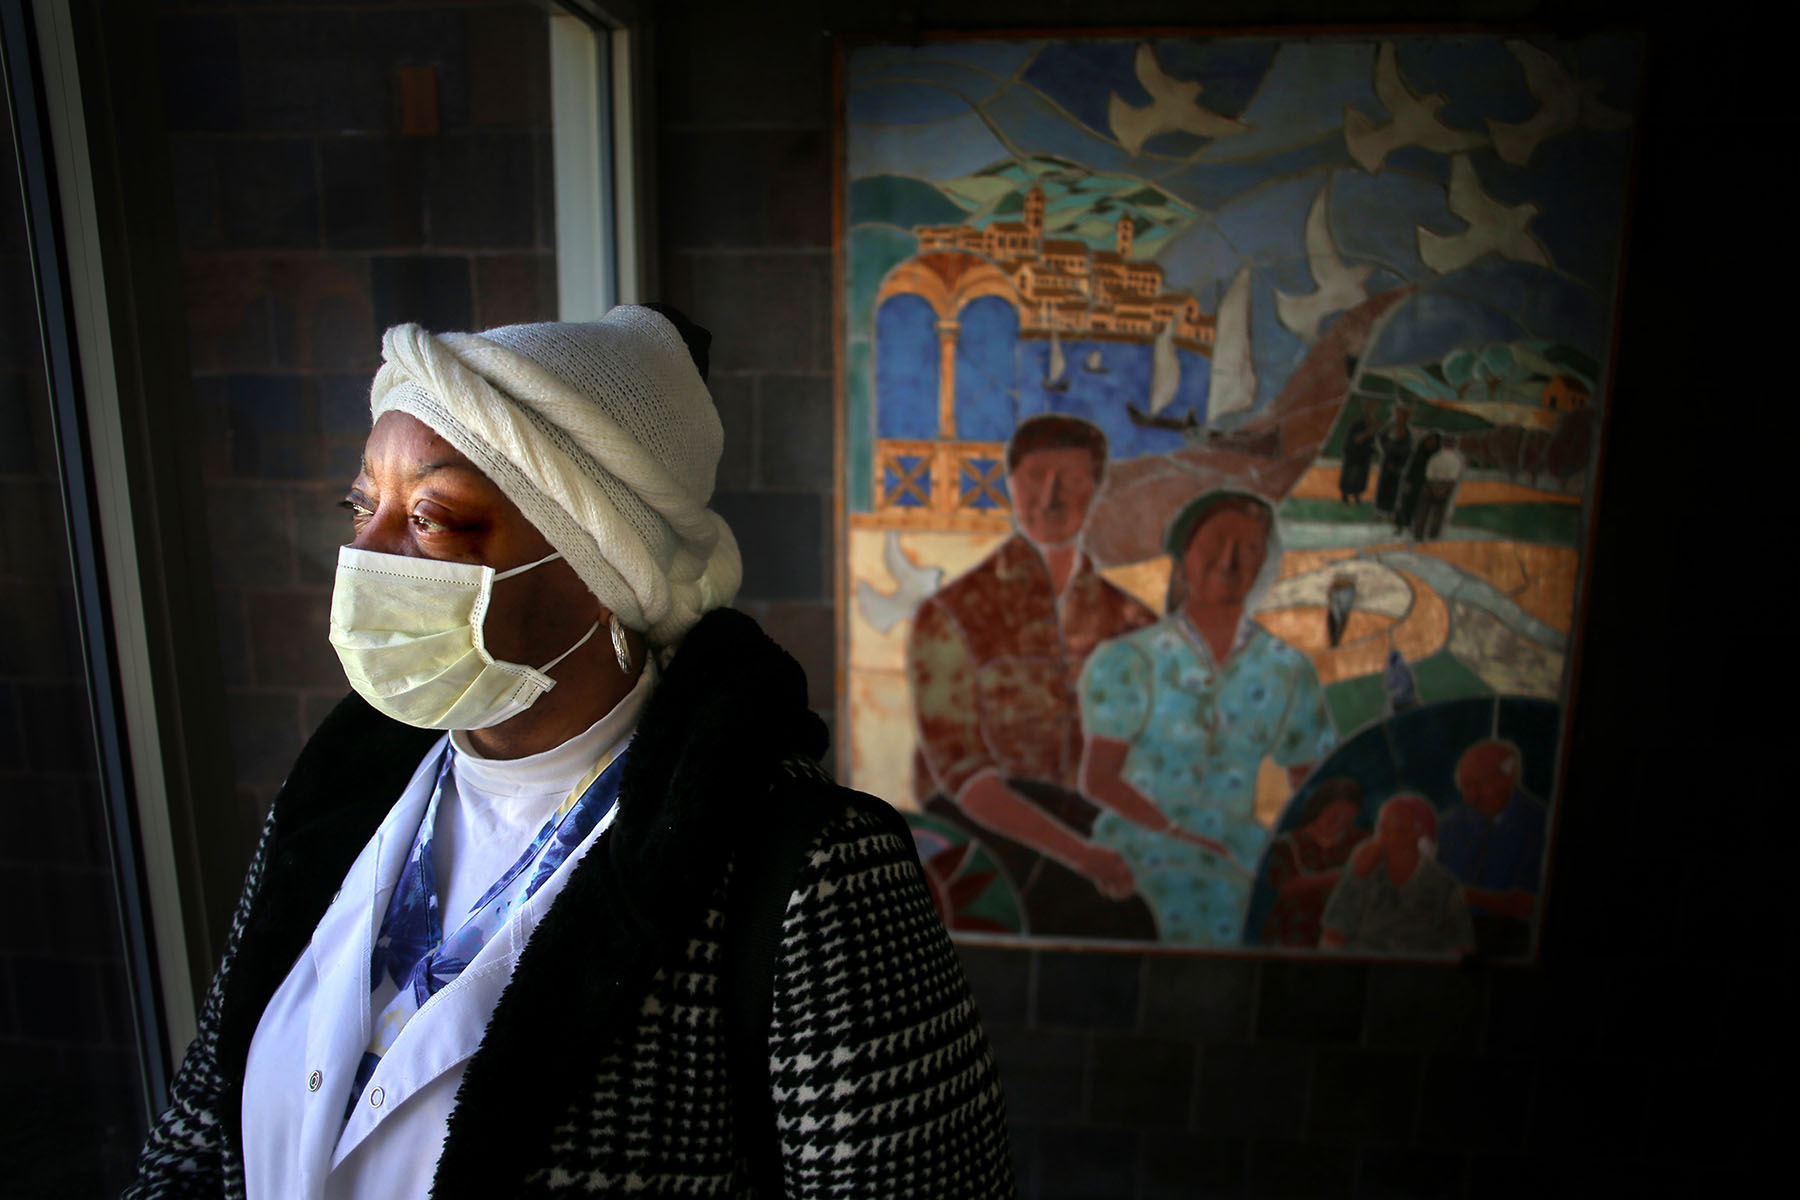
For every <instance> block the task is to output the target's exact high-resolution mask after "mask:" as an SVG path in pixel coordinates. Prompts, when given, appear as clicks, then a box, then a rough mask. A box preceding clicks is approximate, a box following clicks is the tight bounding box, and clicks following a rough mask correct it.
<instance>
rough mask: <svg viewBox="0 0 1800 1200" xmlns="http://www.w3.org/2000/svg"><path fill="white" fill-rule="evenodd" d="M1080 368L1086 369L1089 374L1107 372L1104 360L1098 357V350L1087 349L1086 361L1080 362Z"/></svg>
mask: <svg viewBox="0 0 1800 1200" xmlns="http://www.w3.org/2000/svg"><path fill="white" fill-rule="evenodd" d="M1082 370H1084V371H1086V372H1087V373H1088V374H1089V375H1104V374H1106V373H1107V370H1106V362H1105V360H1103V359H1102V358H1101V357H1100V352H1099V351H1098V350H1089V351H1088V356H1087V361H1086V362H1085V363H1083V364H1082Z"/></svg>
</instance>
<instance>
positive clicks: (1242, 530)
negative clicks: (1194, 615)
mask: <svg viewBox="0 0 1800 1200" xmlns="http://www.w3.org/2000/svg"><path fill="white" fill-rule="evenodd" d="M1268 551H1269V531H1268V530H1267V529H1265V528H1263V523H1262V521H1261V520H1259V519H1258V518H1257V517H1255V516H1253V515H1251V514H1250V513H1248V512H1246V511H1244V510H1243V509H1240V508H1225V509H1220V510H1218V511H1215V512H1213V513H1212V514H1211V515H1209V516H1207V517H1205V518H1204V519H1203V520H1202V521H1201V524H1200V528H1199V529H1197V530H1195V531H1194V537H1193V540H1192V541H1190V542H1188V548H1187V553H1186V554H1184V555H1183V556H1182V559H1181V572H1182V577H1183V578H1184V579H1185V580H1186V581H1187V594H1188V602H1189V603H1194V602H1199V603H1201V604H1242V603H1243V602H1244V600H1245V598H1246V597H1248V596H1249V595H1250V588H1251V586H1252V585H1253V584H1255V582H1256V576H1257V574H1258V572H1260V571H1261V570H1262V566H1263V560H1264V558H1266V557H1267V555H1268Z"/></svg>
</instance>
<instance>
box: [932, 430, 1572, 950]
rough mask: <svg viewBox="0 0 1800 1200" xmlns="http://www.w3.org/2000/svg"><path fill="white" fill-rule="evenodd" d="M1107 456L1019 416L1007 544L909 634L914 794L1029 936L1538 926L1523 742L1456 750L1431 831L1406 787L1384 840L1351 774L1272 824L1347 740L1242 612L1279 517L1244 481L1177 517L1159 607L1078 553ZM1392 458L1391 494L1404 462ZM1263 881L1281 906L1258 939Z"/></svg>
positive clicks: (1440, 933) (1272, 935) (1292, 663)
mask: <svg viewBox="0 0 1800 1200" xmlns="http://www.w3.org/2000/svg"><path fill="white" fill-rule="evenodd" d="M1401 411H1402V412H1404V410H1401ZM1404 420H1405V418H1404V416H1402V417H1401V418H1400V421H1401V422H1402V424H1404ZM1401 432H1402V433H1403V434H1404V435H1405V437H1406V438H1407V441H1408V447H1409V453H1410V457H1411V458H1412V459H1414V460H1418V459H1420V458H1421V457H1422V451H1423V450H1424V444H1423V443H1421V446H1420V447H1419V448H1418V449H1413V448H1412V446H1411V434H1410V432H1406V431H1405V430H1404V429H1402V431H1401ZM1431 453H1432V454H1437V453H1438V451H1437V450H1433V451H1432V452H1431ZM1106 461H1107V443H1106V439H1105V437H1104V435H1103V434H1102V433H1101V432H1100V431H1099V430H1098V429H1096V428H1095V427H1094V426H1092V425H1090V424H1089V423H1087V422H1086V421H1083V420H1080V419H1079V418H1075V417H1070V416H1066V415H1061V414H1046V415H1042V416H1037V417H1033V418H1030V419H1028V420H1026V421H1024V422H1021V423H1020V424H1019V426H1018V428H1017V429H1016V431H1015V432H1014V435H1013V438H1012V440H1011V442H1010V443H1009V445H1008V448H1007V458H1006V466H1007V472H1008V487H1009V491H1010V496H1011V499H1012V506H1013V516H1014V522H1015V526H1016V528H1015V532H1014V533H1013V534H1012V536H1010V537H1008V538H1007V539H1006V540H1005V541H1004V542H1003V543H1001V545H1000V546H999V547H997V548H996V549H995V550H994V551H993V552H992V553H991V554H989V555H988V556H987V557H986V558H985V559H984V560H982V561H981V562H980V563H978V564H977V565H976V566H975V567H974V568H972V569H971V570H969V571H968V572H967V573H965V574H964V575H962V576H961V577H959V578H957V579H955V580H953V581H951V582H950V583H949V584H947V585H945V586H944V587H943V588H942V589H940V590H939V591H938V592H937V593H935V594H934V595H932V596H931V597H929V598H928V599H926V600H925V601H924V602H923V603H922V604H921V605H920V607H919V610H918V612H917V613H916V614H915V617H914V622H913V627H912V631H911V636H910V640H909V644H908V654H907V666H908V675H909V681H910V683H911V686H912V695H913V700H914V704H915V707H916V715H917V720H918V733H919V752H918V757H917V761H916V763H915V774H914V777H915V784H916V788H917V793H918V794H917V797H916V799H917V800H918V802H919V804H920V806H921V808H923V809H924V810H925V811H926V812H928V813H930V814H932V815H934V816H936V817H939V818H941V819H943V820H945V821H948V822H950V823H952V824H953V825H956V826H957V827H959V828H961V829H962V830H963V831H964V832H965V833H966V834H967V835H968V836H970V837H971V838H973V839H976V840H979V841H980V843H981V844H982V845H983V846H985V847H986V848H987V849H988V850H989V851H990V852H991V853H992V855H993V857H994V858H995V859H996V860H997V861H998V862H999V864H1000V866H1001V867H1002V868H1003V870H1004V871H1005V873H1006V875H1007V876H1008V878H1009V880H1010V882H1011V884H1012V886H1013V888H1014V889H1015V891H1016V893H1017V895H1018V898H1019V901H1020V907H1021V910H1022V914H1023V919H1024V922H1025V924H1026V932H1028V933H1031V934H1033V935H1035V936H1049V937H1062V938H1095V939H1141V940H1156V941H1160V942H1163V943H1165V944H1172V945H1187V946H1236V945H1241V944H1243V943H1244V942H1245V941H1246V940H1249V941H1257V940H1261V941H1263V942H1265V943H1269V944H1275V945H1300V946H1322V947H1325V948H1343V949H1350V950H1363V951H1373V952H1410V953H1456V952H1462V951H1465V950H1469V949H1471V948H1473V947H1474V946H1475V944H1476V940H1477V938H1476V929H1477V924H1478V923H1482V922H1488V923H1493V922H1499V923H1506V924H1507V925H1509V926H1510V924H1515V923H1516V924H1519V926H1520V928H1521V929H1523V928H1524V924H1523V923H1524V922H1526V921H1528V920H1529V917H1530V913H1531V904H1532V900H1533V895H1534V893H1535V891H1536V886H1537V879H1536V870H1537V866H1538V862H1539V860H1540V859H1541V857H1542V838H1543V808H1542V805H1541V804H1538V803H1537V802H1536V801H1535V800H1533V799H1531V798H1530V797H1527V796H1525V795H1524V794H1523V793H1522V792H1520V791H1519V790H1518V786H1517V784H1518V779H1519V756H1518V752H1517V750H1516V749H1511V748H1510V746H1509V744H1508V743H1503V742H1498V741H1490V742H1482V743H1478V744H1477V745H1476V746H1475V747H1473V748H1471V749H1470V750H1469V751H1468V752H1467V754H1465V756H1464V763H1463V766H1461V767H1459V769H1458V784H1459V786H1460V787H1462V790H1463V795H1464V800H1465V803H1464V805H1463V806H1461V807H1459V808H1457V809H1455V810H1453V811H1451V812H1449V813H1447V814H1446V815H1445V816H1444V817H1443V818H1442V819H1441V820H1440V818H1439V816H1438V814H1437V812H1436V810H1435V809H1434V808H1433V807H1432V805H1431V804H1430V803H1429V802H1428V801H1427V800H1425V799H1424V798H1422V797H1420V796H1418V795H1415V794H1413V793H1410V792H1403V793H1399V794H1396V795H1393V796H1391V797H1388V798H1386V800H1385V802H1384V803H1383V804H1382V805H1381V807H1380V809H1379V813H1378V815H1377V816H1376V817H1375V821H1374V833H1373V835H1372V836H1371V835H1370V834H1369V833H1368V831H1367V830H1366V828H1365V821H1366V816H1365V811H1364V804H1363V797H1362V793H1361V790H1360V788H1359V787H1358V785H1357V784H1356V782H1355V781H1354V780H1351V779H1348V778H1337V779H1331V780H1327V781H1325V782H1323V783H1320V784H1319V785H1317V786H1314V787H1313V788H1312V789H1311V790H1310V792H1308V793H1306V794H1305V795H1304V797H1303V798H1302V800H1301V802H1300V803H1301V806H1302V812H1303V816H1302V818H1301V820H1300V821H1299V823H1298V824H1297V825H1296V826H1294V827H1293V828H1292V829H1290V830H1287V831H1286V832H1283V833H1281V835H1280V836H1279V837H1274V838H1273V839H1272V838H1271V832H1272V830H1273V829H1274V828H1275V826H1276V824H1277V819H1278V818H1279V817H1280V815H1281V813H1282V811H1283V808H1284V807H1285V806H1286V805H1287V803H1288V800H1289V798H1290V797H1291V796H1293V795H1294V794H1295V790H1296V789H1302V785H1303V784H1305V782H1306V781H1307V780H1308V777H1309V776H1310V775H1311V773H1312V770H1313V767H1314V766H1315V764H1317V763H1319V762H1320V761H1322V760H1323V759H1324V758H1325V757H1326V756H1327V755H1328V754H1329V753H1330V752H1331V751H1332V749H1333V748H1334V747H1335V746H1336V744H1337V741H1338V734H1337V731H1336V729H1335V728H1334V727H1333V723H1332V719H1331V715H1330V711H1329V709H1328V707H1327V705H1326V700H1325V693H1324V689H1323V688H1322V687H1321V686H1320V683H1319V679H1318V676H1317V675H1316V673H1315V672H1314V670H1313V666H1312V663H1311V661H1310V660H1309V659H1308V658H1307V656H1306V655H1305V654H1303V653H1302V652H1300V651H1299V650H1297V649H1295V648H1293V647H1291V646H1289V645H1288V644H1286V643H1285V642H1283V641H1281V640H1280V639H1278V638H1276V637H1274V636H1272V635H1270V634H1269V633H1268V632H1267V631H1265V630H1264V629H1262V628H1261V626H1259V625H1257V624H1256V623H1255V622H1254V621H1253V620H1252V619H1251V613H1252V611H1253V609H1254V601H1255V599H1256V597H1257V596H1258V595H1259V594H1260V593H1261V591H1262V590H1263V589H1264V588H1265V587H1266V586H1267V584H1268V582H1269V581H1270V580H1271V579H1272V577H1273V576H1274V574H1275V572H1276V569H1277V568H1278V566H1279V563H1280V558H1281V555H1280V550H1279V546H1278V544H1277V529H1276V524H1275V519H1274V511H1273V509H1272V507H1271V506H1270V504H1269V502H1268V501H1267V500H1265V499H1263V498H1261V497H1258V496H1255V495H1252V494H1250V493H1248V492H1242V491H1236V490H1229V489H1220V490H1213V491H1208V492H1205V493H1203V494H1201V495H1199V496H1197V497H1195V498H1194V499H1192V500H1190V501H1189V502H1188V503H1186V504H1185V505H1183V506H1182V507H1181V508H1180V509H1179V511H1177V512H1176V513H1175V514H1174V515H1173V517H1172V519H1171V520H1170V521H1169V522H1168V525H1167V533H1166V537H1165V543H1164V544H1165V549H1166V550H1167V552H1168V553H1169V555H1170V558H1171V560H1172V562H1171V573H1170V581H1169V590H1168V596H1167V599H1166V603H1165V605H1164V615H1163V616H1162V617H1161V618H1160V619H1159V618H1158V617H1157V616H1156V614H1154V613H1152V612H1151V611H1150V609H1149V608H1147V607H1146V606H1145V605H1144V604H1143V603H1141V602H1140V601H1139V600H1137V599H1136V598H1134V597H1133V596H1131V595H1129V594H1128V593H1127V592H1125V591H1124V590H1123V589H1121V588H1119V587H1117V586H1115V585H1114V584H1113V583H1111V582H1109V581H1108V580H1106V579H1105V578H1103V577H1102V576H1101V575H1100V573H1099V572H1098V571H1097V570H1096V569H1095V567H1094V564H1093V563H1092V561H1091V560H1090V559H1089V557H1088V555H1087V554H1086V552H1085V550H1084V549H1083V546H1082V533H1083V529H1084V527H1085V525H1086V521H1087V516H1088V511H1089V509H1090V508H1091V507H1092V505H1093V502H1094V499H1095V497H1096V495H1097V494H1098V492H1099V489H1100V486H1101V483H1102V481H1103V479H1104V476H1105V471H1106ZM1423 461H1424V462H1425V463H1426V467H1424V468H1422V469H1421V479H1422V480H1429V479H1430V478H1431V476H1430V475H1429V474H1428V473H1427V472H1428V471H1429V467H1430V463H1431V462H1432V461H1433V460H1432V459H1431V458H1430V457H1424V458H1423ZM1385 462H1386V460H1384V466H1383V470H1382V482H1381V485H1380V486H1381V487H1382V488H1387V487H1389V483H1388V480H1389V477H1390V475H1393V476H1396V477H1398V472H1399V468H1397V467H1396V468H1395V469H1394V470H1392V471H1390V470H1389V468H1388V467H1387V466H1386V465H1385ZM1407 469H1408V470H1410V467H1408V468H1407ZM1364 482H1366V480H1365V481H1364ZM1451 487H1452V488H1453V487H1454V480H1453V479H1452V481H1451ZM1399 488H1400V484H1399V483H1395V484H1394V493H1395V495H1399ZM1447 494H1448V493H1447V492H1446V497H1447ZM1446 502H1447V501H1446ZM1438 511H1439V512H1440V513H1441V511H1442V507H1441V506H1440V507H1439V509H1438ZM1496 748H1498V749H1496ZM1508 751H1510V753H1508ZM1496 756H1497V757H1496ZM1465 768H1466V772H1465ZM1465 773H1466V775H1467V779H1468V782H1467V783H1465V782H1464V777H1465ZM1464 809H1466V810H1467V812H1466V813H1465V812H1464ZM1534 839H1535V841H1534ZM1434 845H1435V846H1437V847H1438V851H1437V853H1436V854H1435V856H1434V854H1433V853H1432V850H1431V847H1433V846H1434ZM1263 872H1266V879H1267V884H1268V885H1269V886H1271V887H1273V888H1274V889H1275V891H1276V900H1275V902H1274V905H1273V907H1272V908H1271V909H1270V911H1269V912H1268V916H1267V919H1266V921H1264V922H1263V925H1262V928H1261V929H1260V930H1247V929H1246V917H1247V914H1248V912H1249V908H1250V901H1251V896H1252V893H1253V892H1254V890H1255V888H1256V884H1257V881H1258V877H1259V873H1263ZM1502 933H1504V934H1505V936H1507V937H1510V936H1511V935H1510V930H1504V931H1502ZM1491 936H1492V937H1499V936H1501V934H1493V935H1491ZM1489 940H1490V936H1484V937H1483V939H1482V941H1483V943H1484V944H1485V943H1486V942H1488V941H1489Z"/></svg>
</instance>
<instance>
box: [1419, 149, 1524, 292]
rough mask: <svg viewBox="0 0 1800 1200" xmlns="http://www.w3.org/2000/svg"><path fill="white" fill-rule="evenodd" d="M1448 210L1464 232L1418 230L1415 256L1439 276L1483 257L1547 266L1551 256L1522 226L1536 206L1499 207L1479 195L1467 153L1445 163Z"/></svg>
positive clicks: (1494, 202)
mask: <svg viewBox="0 0 1800 1200" xmlns="http://www.w3.org/2000/svg"><path fill="white" fill-rule="evenodd" d="M1450 211H1451V212H1452V213H1454V214H1455V215H1456V216H1459V217H1461V218H1462V219H1463V220H1465V221H1467V222H1468V223H1469V228H1468V230H1467V232H1464V233H1457V234H1451V235H1448V236H1446V235H1444V234H1441V233H1433V232H1432V231H1431V230H1429V229H1427V228H1425V227H1424V226H1423V225H1420V226H1418V227H1417V228H1418V231H1419V257H1420V258H1422V259H1424V260H1425V265H1426V266H1428V267H1430V268H1431V269H1432V270H1433V271H1436V272H1437V273H1438V274H1440V275H1442V274H1445V273H1446V272H1449V271H1454V270H1457V269H1458V268H1459V267H1466V266H1468V265H1469V264H1470V263H1472V262H1474V261H1475V260H1476V259H1478V258H1480V257H1481V256H1482V255H1484V254H1498V255H1499V256H1500V257H1502V258H1508V259H1511V260H1512V261H1513V262H1522V263H1534V264H1536V265H1537V266H1540V267H1547V266H1549V265H1550V252H1549V251H1548V250H1545V249H1544V244H1543V243H1542V242H1540V241H1538V240H1537V238H1535V237H1533V236H1532V235H1531V234H1530V233H1529V232H1528V231H1527V230H1526V228H1525V227H1526V226H1527V225H1530V224H1531V221H1532V218H1533V217H1535V216H1537V215H1538V206H1537V205H1535V204H1512V205H1508V204H1501V203H1500V202H1499V201H1497V200H1495V199H1494V198H1493V197H1492V196H1490V195H1488V194H1487V193H1486V192H1484V191H1482V190H1481V180H1480V179H1479V178H1477V177H1476V175H1475V167H1474V164H1472V163H1470V162H1469V156H1468V155H1466V154H1459V155H1457V156H1456V157H1455V158H1453V159H1451V160H1450Z"/></svg>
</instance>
